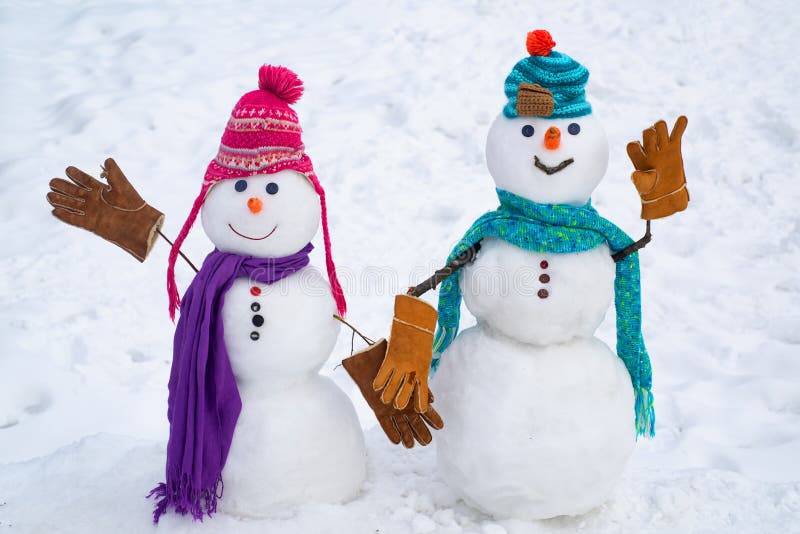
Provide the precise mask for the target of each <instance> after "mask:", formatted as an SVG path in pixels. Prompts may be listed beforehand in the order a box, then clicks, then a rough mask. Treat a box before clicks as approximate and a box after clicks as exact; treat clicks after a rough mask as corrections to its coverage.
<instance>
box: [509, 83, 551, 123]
mask: <svg viewBox="0 0 800 534" xmlns="http://www.w3.org/2000/svg"><path fill="white" fill-rule="evenodd" d="M554 107H555V103H554V102H553V93H551V92H550V91H548V90H547V89H545V88H544V87H542V86H541V85H539V84H538V83H527V82H523V83H521V84H519V87H518V88H517V115H520V116H531V115H535V116H538V117H549V116H550V115H552V114H553V108H554Z"/></svg>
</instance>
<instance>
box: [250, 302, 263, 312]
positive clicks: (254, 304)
mask: <svg viewBox="0 0 800 534" xmlns="http://www.w3.org/2000/svg"><path fill="white" fill-rule="evenodd" d="M250 309H251V310H253V311H258V310H260V309H261V304H259V303H258V302H254V303H252V304H251V305H250Z"/></svg>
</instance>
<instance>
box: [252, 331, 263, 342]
mask: <svg viewBox="0 0 800 534" xmlns="http://www.w3.org/2000/svg"><path fill="white" fill-rule="evenodd" d="M259 337H261V336H260V335H259V334H258V332H250V339H252V340H253V341H258V338H259Z"/></svg>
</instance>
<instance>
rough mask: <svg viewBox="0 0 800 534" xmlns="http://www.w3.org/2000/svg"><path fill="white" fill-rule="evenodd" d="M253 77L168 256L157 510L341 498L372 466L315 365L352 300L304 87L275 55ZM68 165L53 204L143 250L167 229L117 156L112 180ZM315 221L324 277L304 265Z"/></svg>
mask: <svg viewBox="0 0 800 534" xmlns="http://www.w3.org/2000/svg"><path fill="white" fill-rule="evenodd" d="M258 74H259V83H258V87H259V88H258V89H257V90H254V91H251V92H248V93H247V94H245V95H244V96H242V97H241V98H240V99H239V101H238V102H237V103H236V105H235V106H234V108H233V112H232V113H231V117H230V119H229V120H228V123H227V126H226V127H225V132H224V134H223V136H222V141H221V144H220V148H219V152H218V153H217V156H216V157H215V158H214V159H213V160H212V161H211V163H210V164H209V165H208V169H207V170H206V173H205V177H204V179H203V182H202V185H201V188H200V193H199V194H198V196H197V198H196V200H195V201H194V203H193V205H192V208H191V212H190V213H189V217H188V218H187V220H186V222H185V223H184V225H183V227H182V229H181V231H180V234H179V235H178V238H177V239H176V240H175V243H174V244H173V245H172V249H171V252H170V255H169V264H168V269H167V290H168V294H169V313H170V316H171V317H172V318H173V319H174V318H175V316H176V312H177V311H178V310H180V315H179V317H178V321H177V326H176V330H175V338H174V344H173V360H172V369H171V373H170V378H169V400H168V408H167V418H168V420H169V427H170V432H169V441H168V444H167V454H166V469H165V480H164V481H163V482H161V483H159V484H158V485H157V486H156V487H155V488H154V489H153V490H152V491H151V493H150V496H152V497H154V498H155V503H156V505H155V512H154V520H155V521H156V522H157V521H158V520H159V517H160V516H161V515H162V514H163V513H165V512H167V511H169V510H174V511H175V512H178V513H180V514H191V515H192V516H193V517H194V518H195V519H202V518H203V517H204V516H205V515H211V514H213V513H214V512H216V511H218V509H219V510H224V511H225V512H226V513H230V514H233V515H237V516H240V517H264V516H269V515H272V514H274V513H276V512H280V511H281V510H286V509H287V508H288V507H291V506H292V505H297V504H301V503H306V502H330V503H334V502H342V501H345V500H347V499H350V498H352V497H354V496H355V495H356V494H357V492H358V491H359V488H360V487H361V483H362V482H363V480H364V477H365V474H366V453H365V446H364V437H363V434H362V431H361V427H360V425H359V422H358V418H357V416H356V413H355V410H354V408H353V405H352V404H351V402H350V400H349V399H348V397H347V395H346V394H345V393H344V392H343V391H341V390H340V389H339V388H338V387H337V386H336V385H335V384H334V383H333V381H332V380H330V379H329V378H327V377H324V376H321V375H320V374H319V370H320V369H321V368H322V366H323V364H324V363H325V362H326V361H327V359H328V356H329V355H330V353H331V351H332V350H333V347H334V345H335V343H336V338H337V335H338V332H339V326H340V325H339V323H338V322H337V321H336V320H335V319H334V314H336V313H338V314H339V315H343V314H344V313H345V310H346V303H345V299H344V295H343V292H342V288H341V286H340V284H339V281H338V278H337V276H336V268H335V265H334V263H333V258H332V256H331V242H330V235H329V232H328V224H327V206H326V201H325V191H324V189H323V188H322V185H321V184H320V182H319V180H318V178H317V176H316V174H315V173H314V167H313V165H312V163H311V159H310V158H309V156H308V154H306V153H305V147H304V145H303V142H302V139H301V133H302V130H301V128H300V125H299V123H298V118H297V114H296V113H295V112H294V111H293V110H292V109H291V107H290V105H291V104H294V103H295V102H296V101H297V100H298V99H299V98H300V96H301V95H302V93H303V85H302V82H301V81H300V79H299V78H298V77H297V76H296V75H295V74H294V73H293V72H292V71H290V70H289V69H287V68H285V67H279V66H272V65H264V66H262V67H261V68H260V70H259V73H258ZM66 173H67V176H68V177H69V178H70V180H69V181H68V180H64V179H61V178H55V179H53V180H52V181H51V182H50V186H51V189H52V191H51V192H50V193H48V201H49V202H50V204H51V205H53V207H54V209H53V215H55V216H56V217H57V218H59V219H61V220H63V221H64V222H67V223H69V224H72V225H75V226H79V227H82V228H84V229H87V230H90V231H92V232H94V233H96V234H98V235H100V236H101V237H104V238H106V239H108V240H110V241H112V242H114V243H115V244H117V245H119V246H120V247H121V248H123V249H124V250H126V251H128V252H130V253H131V254H132V255H134V256H135V257H136V258H137V259H139V260H140V261H144V259H145V258H146V256H147V254H148V253H149V252H150V249H151V248H152V246H153V243H154V241H155V240H156V239H157V236H158V235H162V234H161V231H160V227H161V225H162V223H163V220H164V216H163V214H161V213H160V212H158V210H155V209H154V208H152V207H151V206H149V205H148V204H147V203H146V202H144V200H142V198H141V197H140V196H139V195H138V193H137V192H136V191H135V189H133V187H132V186H131V185H130V183H129V182H128V181H127V179H126V178H125V176H124V174H122V171H121V170H120V169H119V167H118V166H117V164H116V163H115V162H114V160H112V159H109V160H107V161H106V163H105V166H104V172H103V174H102V177H103V178H106V180H107V182H108V183H104V182H101V181H99V180H96V179H95V178H93V177H91V176H89V175H88V174H86V173H84V172H82V171H80V170H79V169H76V168H75V167H69V168H68V169H67V171H66ZM198 216H199V217H200V218H201V221H202V226H203V229H204V230H205V233H206V235H207V236H208V238H209V239H210V240H211V242H212V243H213V244H214V247H215V248H214V250H213V251H212V252H211V253H210V254H209V255H208V256H207V257H206V258H205V260H204V261H203V264H202V266H201V268H200V269H199V271H198V272H197V275H196V276H195V277H194V279H193V280H192V282H191V284H190V285H189V287H188V288H187V289H186V291H185V293H184V294H183V298H182V299H181V298H179V294H178V286H177V284H176V281H175V266H176V265H175V264H176V261H177V258H178V255H179V254H180V255H182V253H181V252H180V247H181V245H182V243H183V241H184V240H185V238H186V236H187V234H188V233H189V231H190V229H191V228H192V226H193V224H194V223H195V221H196V219H197V218H198ZM320 222H321V224H322V233H323V241H324V244H325V255H326V271H327V279H326V276H325V275H324V274H323V273H322V272H321V271H320V270H318V269H317V268H316V267H314V266H312V265H311V264H310V261H309V253H310V252H311V250H312V248H313V247H312V245H311V243H310V242H311V239H312V238H313V237H314V235H315V234H316V233H317V230H318V228H319V226H320ZM187 261H188V260H187ZM189 264H190V265H192V264H191V263H190V262H189ZM192 266H193V265H192ZM309 333H313V335H309ZM223 492H224V493H223ZM223 494H224V498H223ZM218 505H219V507H218Z"/></svg>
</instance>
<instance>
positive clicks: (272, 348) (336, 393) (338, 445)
mask: <svg viewBox="0 0 800 534" xmlns="http://www.w3.org/2000/svg"><path fill="white" fill-rule="evenodd" d="M253 288H256V289H253ZM253 293H258V295H254V294H253ZM335 311H336V308H335V305H334V302H333V299H332V298H331V295H330V288H329V286H328V283H327V281H326V280H325V279H324V277H323V275H322V274H321V273H320V272H319V271H318V270H317V269H316V268H314V267H306V268H304V269H302V270H300V271H298V272H296V273H294V274H292V275H290V276H289V277H287V278H284V279H283V280H281V281H279V282H277V283H275V284H273V285H266V284H259V283H254V282H251V281H250V280H248V279H246V278H239V279H237V280H236V281H235V282H234V283H233V286H232V287H231V288H230V290H229V291H228V292H227V294H226V296H225V303H224V306H223V310H222V318H223V322H224V329H225V346H226V348H227V350H228V354H229V357H230V360H231V366H232V367H233V372H234V375H235V376H236V384H237V387H238V389H239V394H240V396H241V398H242V412H241V414H240V416H239V420H238V421H237V423H236V429H235V431H234V435H233V442H232V444H231V450H230V453H229V455H228V460H227V462H226V464H225V468H224V470H223V473H222V475H223V480H224V481H225V498H224V499H222V500H221V501H220V506H221V509H222V510H224V511H225V512H226V513H231V514H235V515H239V516H248V517H262V516H268V515H274V514H275V513H280V512H285V511H286V510H287V509H289V507H291V505H296V504H301V503H305V502H337V501H341V500H344V499H348V498H350V497H352V496H354V495H355V493H356V492H357V490H358V488H359V487H360V484H361V481H362V480H363V479H364V476H365V464H364V456H365V451H364V443H363V437H362V434H361V428H360V425H359V423H358V419H357V417H356V414H355V412H354V411H353V408H352V405H351V403H350V400H349V399H348V398H347V396H346V395H345V394H344V392H342V391H341V390H340V389H339V388H338V387H336V385H335V384H334V383H333V382H332V381H331V380H330V379H329V378H327V377H324V376H320V375H319V374H318V371H319V369H320V368H321V367H322V365H323V364H324V363H325V361H326V360H327V358H328V355H329V354H330V352H331V350H332V349H333V346H334V344H335V343H336V337H337V334H338V332H339V323H338V322H336V321H335V320H334V319H333V317H332V315H333V313H335ZM254 333H255V334H257V335H254ZM322 444H324V446H323V445H322Z"/></svg>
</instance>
